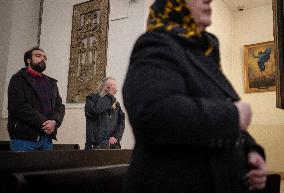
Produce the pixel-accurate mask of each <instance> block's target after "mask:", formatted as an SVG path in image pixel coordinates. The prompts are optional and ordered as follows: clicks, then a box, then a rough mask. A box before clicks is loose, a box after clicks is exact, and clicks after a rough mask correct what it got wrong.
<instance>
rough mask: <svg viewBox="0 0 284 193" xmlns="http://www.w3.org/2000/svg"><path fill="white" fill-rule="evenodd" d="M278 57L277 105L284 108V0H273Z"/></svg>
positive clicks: (274, 31)
mask: <svg viewBox="0 0 284 193" xmlns="http://www.w3.org/2000/svg"><path fill="white" fill-rule="evenodd" d="M272 7H273V35H274V41H275V48H276V49H275V59H276V107H277V108H280V109H284V73H283V72H284V62H283V61H284V56H283V54H284V38H283V33H284V30H283V27H284V2H283V0H272Z"/></svg>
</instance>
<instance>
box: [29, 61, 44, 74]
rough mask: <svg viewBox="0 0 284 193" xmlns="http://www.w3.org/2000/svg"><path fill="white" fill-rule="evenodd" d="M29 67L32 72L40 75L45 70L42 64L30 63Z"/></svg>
mask: <svg viewBox="0 0 284 193" xmlns="http://www.w3.org/2000/svg"><path fill="white" fill-rule="evenodd" d="M30 66H31V68H32V69H33V70H35V71H37V72H38V73H42V72H43V71H44V70H45V69H46V64H45V63H44V62H42V63H39V64H35V63H31V64H30Z"/></svg>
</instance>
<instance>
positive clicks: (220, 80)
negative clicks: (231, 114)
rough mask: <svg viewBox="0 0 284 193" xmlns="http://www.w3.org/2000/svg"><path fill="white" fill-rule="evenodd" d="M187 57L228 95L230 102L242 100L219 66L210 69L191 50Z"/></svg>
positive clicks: (187, 52)
mask: <svg viewBox="0 0 284 193" xmlns="http://www.w3.org/2000/svg"><path fill="white" fill-rule="evenodd" d="M186 55H187V57H189V58H190V60H191V61H192V64H193V65H194V66H195V67H196V68H198V69H199V70H200V71H201V72H202V73H203V74H205V75H206V76H207V77H208V78H209V79H210V80H211V81H212V82H214V83H215V84H216V85H217V86H218V87H219V88H220V89H221V90H223V91H224V92H225V93H226V94H227V95H228V97H229V100H230V101H237V100H239V99H240V98H239V96H238V94H237V93H236V92H235V90H234V88H233V87H232V85H231V83H230V82H229V81H228V80H227V79H226V77H225V76H224V74H223V73H222V72H221V70H220V69H219V68H218V66H217V65H216V66H213V65H212V66H210V67H208V65H207V66H206V64H203V63H201V62H200V60H199V57H198V56H196V55H194V54H193V53H192V52H191V51H190V50H189V49H188V50H187V51H186Z"/></svg>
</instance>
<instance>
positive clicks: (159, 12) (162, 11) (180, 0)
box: [147, 0, 213, 56]
mask: <svg viewBox="0 0 284 193" xmlns="http://www.w3.org/2000/svg"><path fill="white" fill-rule="evenodd" d="M158 28H162V29H164V30H166V31H169V32H172V33H175V34H177V35H178V36H181V37H184V38H186V39H191V38H197V39H198V38H202V36H203V35H202V33H199V32H198V30H197V25H196V23H195V22H194V19H193V17H192V16H191V14H190V11H189V8H188V6H187V5H186V3H185V1H184V0H156V1H155V2H154V4H153V5H152V6H151V9H150V14H149V17H148V21H147V31H154V30H155V29H158ZM212 52H213V46H212V45H211V44H210V43H209V42H208V47H207V49H205V50H204V55H205V56H209V55H210V54H211V53H212Z"/></svg>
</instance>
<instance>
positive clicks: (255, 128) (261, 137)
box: [232, 5, 284, 171]
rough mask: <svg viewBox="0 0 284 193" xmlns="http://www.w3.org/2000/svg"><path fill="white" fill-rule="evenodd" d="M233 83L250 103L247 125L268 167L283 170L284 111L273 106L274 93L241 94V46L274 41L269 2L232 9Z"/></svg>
mask: <svg viewBox="0 0 284 193" xmlns="http://www.w3.org/2000/svg"><path fill="white" fill-rule="evenodd" d="M233 26H234V30H233V32H234V33H233V37H234V38H233V65H232V82H233V85H234V86H235V88H236V89H237V91H238V93H239V94H240V96H241V98H242V99H243V100H244V101H247V102H249V103H250V104H251V106H252V110H253V118H252V125H251V126H250V128H249V131H250V132H251V134H252V135H253V136H254V137H255V138H256V139H257V141H258V142H259V143H260V144H262V145H264V147H265V149H266V153H267V163H268V170H270V171H284V165H283V162H284V144H283V143H282V139H283V138H284V119H283V117H284V111H283V110H280V109H277V108H276V92H275V91H271V92H256V93H244V49H243V46H244V45H248V44H254V43H259V42H266V41H273V40H274V38H273V12H272V7H271V5H267V6H262V7H258V8H252V9H247V10H246V9H245V10H244V11H242V12H239V11H236V12H234V24H233Z"/></svg>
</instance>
